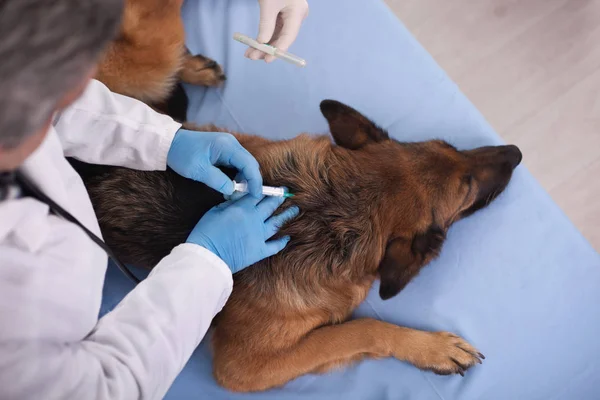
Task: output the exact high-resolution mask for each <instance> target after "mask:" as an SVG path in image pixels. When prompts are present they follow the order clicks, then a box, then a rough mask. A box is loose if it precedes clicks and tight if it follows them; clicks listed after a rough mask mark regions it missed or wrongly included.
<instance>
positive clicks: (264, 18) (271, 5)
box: [245, 0, 308, 62]
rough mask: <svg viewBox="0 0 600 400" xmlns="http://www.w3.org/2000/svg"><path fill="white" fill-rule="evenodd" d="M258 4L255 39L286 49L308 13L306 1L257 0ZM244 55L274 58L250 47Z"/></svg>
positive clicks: (257, 57)
mask: <svg viewBox="0 0 600 400" xmlns="http://www.w3.org/2000/svg"><path fill="white" fill-rule="evenodd" d="M258 4H259V5H260V23H259V25H258V36H257V37H256V41H257V42H259V43H268V44H270V45H272V46H275V47H277V48H278V49H280V50H283V51H287V49H288V48H289V47H290V46H291V45H292V43H294V40H296V37H297V36H298V32H299V31H300V26H301V25H302V21H304V18H306V16H307V15H308V3H307V2H306V0H258ZM245 55H246V57H248V58H250V59H252V60H259V59H264V60H265V61H266V62H272V61H273V60H275V57H273V56H271V55H268V54H265V53H263V52H262V51H259V50H256V49H252V48H250V49H248V50H246V54H245Z"/></svg>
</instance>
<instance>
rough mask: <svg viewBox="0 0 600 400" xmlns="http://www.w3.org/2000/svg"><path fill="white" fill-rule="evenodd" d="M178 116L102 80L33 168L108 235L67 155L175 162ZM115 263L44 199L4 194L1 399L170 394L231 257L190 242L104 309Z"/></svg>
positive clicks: (224, 292)
mask: <svg viewBox="0 0 600 400" xmlns="http://www.w3.org/2000/svg"><path fill="white" fill-rule="evenodd" d="M23 118H27V116H26V115H24V116H23ZM179 127H180V125H179V124H177V123H175V122H174V121H173V120H172V119H171V118H169V117H166V116H163V115H160V114H157V113H155V112H154V111H152V110H151V109H150V108H149V107H147V106H146V105H144V104H143V103H140V102H138V101H135V100H132V99H129V98H126V97H124V96H119V95H116V94H113V93H111V92H110V91H109V90H108V89H107V88H106V87H105V86H104V85H103V84H101V83H100V82H98V81H92V82H91V83H90V85H89V87H88V88H87V90H86V92H85V93H84V95H83V96H82V98H81V99H79V100H78V101H77V102H76V103H75V104H74V105H72V106H71V107H70V108H69V109H67V110H65V111H63V112H62V113H61V114H60V115H59V116H57V118H56V119H55V121H54V126H53V127H51V128H50V131H49V133H48V136H47V138H46V139H45V141H44V142H43V144H42V145H41V146H40V147H39V148H38V149H37V150H36V151H35V153H34V154H32V155H31V156H30V157H29V158H28V159H27V160H26V162H25V163H24V165H23V168H22V169H23V171H24V172H25V173H26V174H27V175H28V176H29V177H30V178H31V179H33V180H34V181H35V182H36V183H37V184H38V185H39V187H40V188H41V189H42V190H43V191H44V192H45V193H46V194H47V195H49V196H50V197H51V198H52V199H54V200H55V201H56V202H57V203H59V204H60V205H61V206H63V207H64V208H65V209H67V210H68V211H70V212H71V213H72V214H73V215H74V216H75V217H77V218H78V219H79V220H80V221H81V222H82V223H83V224H84V225H86V226H87V227H88V228H89V229H90V230H91V231H92V232H94V233H96V234H97V235H100V230H99V228H98V222H97V221H96V218H95V215H94V211H93V209H92V206H91V203H90V200H89V197H88V194H87V192H86V190H85V188H84V186H83V183H82V181H81V179H80V178H79V176H78V175H77V174H76V172H75V171H74V170H73V169H72V168H71V166H70V165H69V163H68V162H67V161H66V160H65V158H64V156H72V157H76V158H78V159H80V160H83V161H87V162H90V163H99V164H111V165H119V166H126V167H130V168H137V169H143V170H164V169H165V168H166V157H167V152H168V149H169V146H170V144H171V140H172V138H173V135H174V134H175V132H176V130H177V129H178V128H179ZM148 234H152V232H148ZM106 265H107V256H106V255H105V253H104V252H103V251H102V249H100V248H99V247H98V246H97V245H96V244H94V243H93V242H92V241H91V240H90V239H89V238H88V237H87V236H86V235H85V234H84V233H83V231H82V230H81V229H80V228H79V227H77V226H76V225H74V224H71V223H69V222H66V221H64V220H62V219H60V218H58V217H56V216H53V215H50V214H49V213H48V207H47V206H46V205H45V204H43V203H40V202H38V201H37V200H34V199H32V198H21V199H18V200H10V201H5V202H1V203H0V399H2V400H4V399H19V400H22V399H32V400H40V399H44V400H51V399H77V400H82V399H86V400H88V399H127V400H130V399H138V398H143V399H159V398H162V397H163V396H164V394H165V393H166V391H167V389H168V388H169V386H170V385H171V383H172V382H173V380H174V379H175V377H176V376H177V374H178V373H179V372H180V370H181V369H182V368H183V366H184V365H185V363H186V361H187V360H188V358H189V357H190V355H191V354H192V352H193V351H194V349H195V348H196V346H197V345H198V343H199V342H200V340H201V339H202V337H203V336H204V335H205V333H206V331H207V329H208V327H209V325H210V322H211V320H212V318H213V317H214V316H215V314H216V313H217V312H219V311H220V310H221V308H222V307H223V305H224V303H225V301H226V300H227V298H228V296H229V294H230V293H231V289H232V284H233V281H232V276H231V272H230V271H229V269H228V268H227V266H226V265H225V264H224V263H223V261H222V260H221V259H219V258H218V257H217V256H215V255H213V254H212V253H211V252H209V251H208V250H206V249H204V248H202V247H200V246H196V245H194V244H182V245H179V246H177V247H176V248H175V249H174V250H173V251H172V252H171V254H170V255H169V256H167V257H165V258H164V259H163V260H162V261H161V262H160V263H159V264H158V266H156V267H155V268H154V270H153V271H152V273H151V274H150V276H149V277H148V278H147V279H146V280H145V281H143V282H142V283H140V284H139V285H138V286H137V287H136V288H135V289H134V290H133V291H132V292H131V293H130V294H129V295H128V296H127V297H126V298H125V299H124V300H123V301H121V303H120V304H119V305H118V306H117V307H116V308H115V309H114V310H113V311H112V312H110V313H108V314H107V315H105V316H104V317H103V318H101V319H100V320H98V312H99V309H100V303H101V295H102V285H103V280H104V274H105V272H106Z"/></svg>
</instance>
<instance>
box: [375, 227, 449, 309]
mask: <svg viewBox="0 0 600 400" xmlns="http://www.w3.org/2000/svg"><path fill="white" fill-rule="evenodd" d="M445 239H446V235H445V233H444V232H443V231H442V230H441V229H440V228H439V227H437V226H432V227H430V228H429V229H428V230H427V232H425V233H424V234H418V235H415V237H414V238H413V239H412V240H407V239H402V238H398V239H394V240H392V241H391V242H390V243H388V246H387V248H386V250H385V255H384V257H383V260H382V261H381V264H379V278H380V279H381V284H380V286H379V296H380V297H381V298H382V299H383V300H387V299H389V298H392V297H394V296H395V295H397V294H398V293H399V292H400V291H401V290H402V289H404V287H405V286H406V285H407V284H408V282H410V280H411V279H412V278H414V277H415V276H416V275H417V274H418V273H419V271H420V269H421V268H422V267H423V266H425V265H426V264H427V263H428V262H429V261H431V260H432V259H434V258H435V257H437V256H438V254H439V252H440V250H441V249H442V244H443V243H444V240H445Z"/></svg>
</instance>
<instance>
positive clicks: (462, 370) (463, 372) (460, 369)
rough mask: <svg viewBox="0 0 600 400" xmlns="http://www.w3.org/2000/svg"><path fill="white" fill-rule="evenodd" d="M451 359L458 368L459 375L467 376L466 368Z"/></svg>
mask: <svg viewBox="0 0 600 400" xmlns="http://www.w3.org/2000/svg"><path fill="white" fill-rule="evenodd" d="M450 359H451V360H452V362H453V363H454V364H456V366H457V367H458V373H459V374H460V376H465V367H464V366H463V365H462V364H461V363H459V362H458V361H456V360H455V359H454V358H452V357H450Z"/></svg>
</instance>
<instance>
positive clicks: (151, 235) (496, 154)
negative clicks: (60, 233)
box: [71, 0, 522, 391]
mask: <svg viewBox="0 0 600 400" xmlns="http://www.w3.org/2000/svg"><path fill="white" fill-rule="evenodd" d="M130 2H131V3H137V1H133V0H130ZM146 2H147V3H154V2H153V1H150V0H146ZM160 2H161V3H168V4H171V3H178V1H174V2H173V1H165V0H161V1H160ZM172 6H173V7H175V6H174V5H172ZM156 7H159V6H158V5H157V6H156ZM160 7H163V6H160ZM160 7H159V8H160ZM165 7H166V6H165ZM127 21H128V20H127V18H126V19H125V24H127V23H128V22H127ZM150 21H151V20H148V19H144V20H143V22H142V20H141V19H140V20H139V21H138V22H139V26H137V27H136V28H134V29H133V31H132V35H136V34H137V32H138V29H140V30H142V31H143V30H145V29H150V28H151V26H150V27H149V26H148V24H150V25H151V24H152V23H151V22H150ZM161 29H162V30H163V31H164V27H161ZM150 30H151V29H150ZM117 43H118V41H117ZM161 43H162V42H160V41H157V42H156V44H153V43H152V42H148V46H149V47H150V48H151V47H152V46H154V45H156V46H158V47H160V46H161V45H162V44H161ZM180 46H183V38H182V37H181V42H180ZM123 52H124V53H123V54H121V53H120V52H114V53H110V52H109V54H110V57H112V60H113V63H114V65H121V64H120V63H123V64H122V65H125V64H126V63H128V62H129V61H127V60H132V59H136V57H138V56H137V55H136V53H135V51H133V50H131V51H130V50H127V49H125V50H123ZM140 57H141V56H140ZM115 60H120V61H119V62H116V61H115ZM136 62H137V61H132V63H133V64H134V65H136V64H135V63H136ZM139 65H141V64H139ZM144 68H146V67H144ZM178 68H179V67H178ZM104 74H105V75H102V76H100V77H99V78H100V79H103V76H107V72H106V70H105V72H104ZM115 76H116V75H115ZM139 76H140V77H141V76H143V75H142V74H141V73H140V74H139ZM119 79H123V80H124V81H123V82H120V81H119V83H116V84H115V83H114V82H113V84H112V85H109V86H111V87H112V88H113V89H115V88H118V87H126V88H130V89H131V88H134V89H133V91H134V92H135V91H136V90H137V89H135V87H136V86H135V85H138V87H141V86H139V85H143V82H142V83H139V82H138V83H135V84H133V83H131V82H128V81H127V80H128V79H129V78H128V77H126V76H125V75H123V78H119ZM105 83H106V81H105ZM170 84H171V83H169V82H167V83H166V85H167V86H168V85H170ZM116 90H117V91H119V90H118V89H116ZM128 90H129V89H128ZM128 90H123V91H122V93H125V94H129V95H131V94H132V93H131V92H128ZM146 93H148V92H145V91H144V90H140V91H139V92H138V93H137V95H136V97H138V98H144V96H145V95H146ZM321 111H322V113H323V115H324V117H325V118H326V119H327V121H328V123H329V127H330V131H331V134H332V136H333V142H332V141H331V139H330V137H328V136H314V135H307V134H302V135H300V136H298V137H296V138H294V139H291V140H284V141H270V140H267V139H264V138H261V137H258V136H251V135H245V134H240V133H234V136H235V137H236V138H237V139H238V140H239V142H240V143H241V144H242V146H243V147H245V148H246V149H247V150H248V151H249V152H250V153H252V155H253V156H254V157H255V158H256V159H257V161H258V163H259V164H260V168H261V173H262V175H263V178H264V181H265V184H267V185H273V186H287V187H288V188H289V189H290V191H291V192H292V193H294V194H295V196H294V197H292V198H291V199H289V200H288V201H286V203H284V205H283V206H282V209H283V208H286V207H290V206H292V205H297V206H298V207H299V208H300V210H301V211H300V215H299V216H298V218H296V219H294V220H292V221H290V222H288V223H287V224H285V225H284V226H282V227H281V231H280V234H279V235H280V236H283V235H289V236H290V237H291V241H290V242H289V244H288V246H287V247H286V248H285V249H284V250H283V251H282V252H281V253H279V254H277V255H275V256H273V257H271V258H268V259H266V260H263V261H261V262H259V263H257V264H255V265H254V266H251V267H249V268H247V269H245V270H243V271H241V272H239V273H236V274H235V275H234V288H233V293H232V294H231V297H230V298H229V300H228V302H227V304H226V305H225V307H224V308H223V310H222V311H221V313H220V314H219V315H218V316H217V317H216V318H215V320H214V323H213V336H212V345H213V349H214V375H215V377H216V379H217V381H218V382H219V383H220V384H221V385H222V386H224V387H226V388H228V389H230V390H234V391H260V390H266V389H269V388H273V387H276V386H280V385H283V384H285V383H286V382H288V381H290V380H292V379H294V378H296V377H298V376H301V375H303V374H306V373H311V372H312V373H314V372H324V371H328V370H330V369H331V368H334V367H340V366H344V365H348V364H349V363H352V362H356V361H359V360H362V359H364V358H381V357H395V358H397V359H398V360H402V361H406V362H409V363H411V364H413V365H415V366H416V367H418V368H421V369H423V370H430V371H433V372H435V373H438V374H455V373H458V374H461V375H463V374H464V372H465V371H466V370H467V369H468V368H470V367H472V366H473V365H474V364H476V363H481V359H483V358H484V357H483V355H482V354H481V353H479V351H478V350H477V349H475V348H474V347H473V346H471V345H470V344H469V343H467V342H466V341H465V340H463V339H462V338H460V337H458V336H456V335H454V334H452V333H447V332H426V331H420V330H415V329H410V328H406V327H400V326H396V325H393V324H390V323H387V322H383V321H378V320H375V319H372V318H361V319H355V320H349V316H350V315H351V313H352V311H353V310H354V309H355V308H356V307H357V306H358V305H359V304H360V303H361V302H362V301H363V300H364V299H365V297H366V296H367V293H368V292H369V290H370V288H371V286H372V284H373V282H374V281H375V280H376V279H377V278H379V279H380V280H381V284H380V287H379V294H380V296H381V298H382V299H384V300H385V299H389V298H391V297H393V296H395V295H396V294H398V293H399V292H400V291H401V290H402V289H403V288H404V287H405V286H406V285H407V284H408V282H409V281H410V280H411V279H412V278H413V277H414V276H416V275H417V274H418V272H419V270H420V269H421V268H422V267H423V266H425V265H427V264H428V263H429V262H430V261H431V260H432V259H434V258H435V257H436V256H438V254H439V253H440V251H441V249H442V245H443V243H444V240H445V238H446V234H447V232H448V229H449V227H450V226H451V225H452V224H453V223H454V222H456V221H458V220H460V219H462V218H464V217H467V216H469V215H471V214H473V213H474V212H476V211H477V210H479V209H482V208H484V207H486V206H487V205H488V204H489V203H490V202H491V201H492V200H493V199H494V198H496V197H497V196H498V195H499V194H500V193H501V192H502V191H503V190H504V189H505V187H506V186H507V185H508V183H509V180H510V178H511V176H512V172H513V170H514V169H515V167H516V166H517V165H519V163H520V162H521V158H522V156H521V152H520V151H519V149H518V148H517V147H515V146H494V147H482V148H478V149H474V150H467V151H460V150H457V149H456V148H454V147H453V146H452V145H450V144H448V143H446V142H444V141H440V140H432V141H427V142H420V143H402V142H398V141H396V140H394V139H391V138H390V137H389V136H388V134H387V133H386V132H385V130H383V129H381V128H380V127H378V126H377V125H376V124H375V123H373V122H372V121H370V120H369V119H368V118H367V117H365V116H363V115H362V114H360V113H359V112H358V111H356V110H354V109H352V108H351V107H349V106H346V105H344V104H342V103H339V102H336V101H332V100H325V101H323V102H322V103H321ZM188 128H189V129H196V130H199V131H218V130H220V129H218V128H217V127H214V126H203V127H191V126H188ZM198 134H199V135H201V134H202V133H198ZM71 161H72V163H73V165H74V166H75V168H76V169H77V170H78V172H79V173H80V175H81V176H82V178H83V180H84V182H85V185H86V187H87V189H88V191H89V194H90V197H91V199H92V203H93V205H94V208H95V211H96V214H97V216H98V219H99V222H100V227H101V229H102V233H103V235H104V238H105V240H106V242H107V244H108V245H109V246H110V247H111V248H112V249H113V251H114V252H115V253H116V255H117V256H118V257H119V258H120V259H121V260H122V261H124V262H126V263H129V264H133V265H137V266H142V267H147V268H152V267H153V266H154V265H156V264H157V263H158V262H159V260H160V259H162V258H163V257H164V256H166V255H167V254H168V253H169V252H170V251H171V249H172V248H173V247H175V246H177V245H178V244H179V243H182V242H184V241H185V240H186V238H187V236H188V235H189V233H190V232H191V230H192V229H193V227H194V226H195V224H196V223H197V221H198V220H199V219H200V218H201V217H202V215H203V214H204V213H205V212H206V211H208V210H209V209H210V208H211V207H213V206H215V205H217V204H219V203H221V202H223V201H224V199H223V197H222V196H221V194H219V193H217V192H215V191H213V190H212V189H210V188H208V187H207V186H205V185H204V184H202V183H199V182H194V181H191V180H188V179H185V178H183V177H181V176H179V175H177V174H176V173H175V172H173V171H171V170H167V171H154V172H148V171H133V170H129V169H126V168H120V167H108V166H96V165H88V164H83V163H81V162H78V161H75V160H71ZM227 173H228V174H229V175H230V176H232V177H233V175H234V173H235V171H227Z"/></svg>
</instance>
